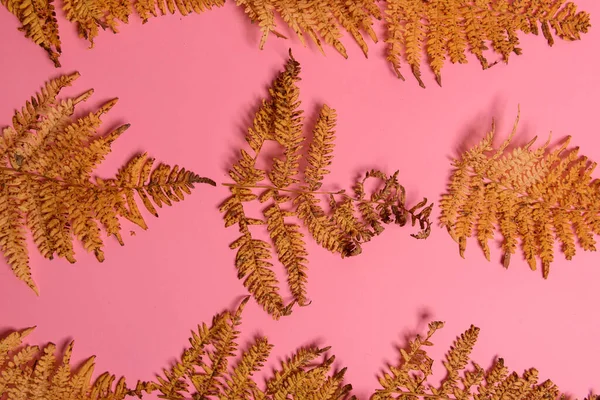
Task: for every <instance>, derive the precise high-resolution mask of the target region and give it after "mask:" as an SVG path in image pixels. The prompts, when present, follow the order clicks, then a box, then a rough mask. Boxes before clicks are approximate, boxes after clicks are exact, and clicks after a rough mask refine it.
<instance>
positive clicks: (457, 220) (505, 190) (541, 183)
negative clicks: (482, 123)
mask: <svg viewBox="0 0 600 400" xmlns="http://www.w3.org/2000/svg"><path fill="white" fill-rule="evenodd" d="M517 123H518V118H517V120H516V121H515V124H514V127H513V130H512V132H511V134H510V136H509V137H508V138H507V139H506V140H505V141H504V142H503V143H502V144H501V145H500V146H499V147H495V146H494V145H493V141H494V137H495V127H494V126H492V129H491V131H490V132H489V133H488V134H487V135H486V136H485V138H484V139H483V140H482V141H481V142H480V143H478V144H477V145H475V146H474V147H473V148H471V149H470V150H468V151H466V152H465V153H464V154H462V155H461V156H460V158H459V159H456V160H454V161H453V162H452V165H453V167H454V170H453V172H452V175H451V177H450V183H449V185H448V193H446V194H445V195H443V197H442V201H441V203H440V208H441V217H440V222H441V225H442V226H444V227H446V228H447V229H448V232H449V233H450V236H452V238H453V239H454V240H455V241H456V242H457V243H458V245H459V251H460V254H461V256H464V252H465V249H466V247H467V238H469V237H471V236H476V237H477V240H478V241H479V244H480V245H481V247H482V249H483V252H484V254H485V256H486V258H487V259H488V260H489V259H490V248H489V245H488V242H489V240H490V239H493V237H494V232H495V231H496V230H499V231H500V233H501V235H502V236H503V241H502V251H503V252H504V255H503V260H504V266H505V267H507V268H508V265H509V263H510V259H511V255H512V254H514V253H515V251H516V249H517V245H518V243H519V241H520V242H521V248H522V250H523V254H524V257H525V259H526V260H527V262H528V264H529V267H530V268H531V269H532V270H535V269H536V265H537V263H538V261H537V258H538V257H539V259H540V261H541V265H542V273H543V276H544V278H546V277H548V274H549V272H550V264H551V263H552V261H553V260H554V243H555V241H558V242H559V243H560V244H561V249H562V251H563V253H564V254H565V257H566V258H567V259H568V260H570V259H571V258H573V256H574V255H575V243H576V242H577V243H579V245H580V246H581V247H582V248H583V249H584V250H586V251H595V250H596V241H595V239H594V235H598V234H600V190H599V189H600V180H598V179H592V177H591V175H592V172H593V171H594V169H595V167H596V163H595V162H592V161H591V160H589V159H588V158H587V157H585V156H580V155H579V152H578V148H573V149H567V147H568V145H569V141H570V137H568V138H567V139H566V140H565V141H563V143H562V144H561V145H560V146H557V147H556V148H554V149H552V150H550V149H549V144H550V138H548V141H547V142H546V143H545V144H544V145H543V146H541V147H539V148H537V149H533V148H532V146H533V144H534V142H535V140H536V139H535V138H534V139H533V140H531V141H530V142H529V143H527V144H526V145H524V146H520V147H516V148H514V149H512V150H509V149H508V148H509V146H510V144H511V140H512V138H513V136H514V135H515V133H516V130H517Z"/></svg>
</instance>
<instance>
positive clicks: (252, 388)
mask: <svg viewBox="0 0 600 400" xmlns="http://www.w3.org/2000/svg"><path fill="white" fill-rule="evenodd" d="M247 301H248V298H246V299H245V300H244V301H243V302H242V303H241V305H240V306H239V308H238V309H237V310H236V311H234V312H230V311H225V312H222V313H220V314H217V315H216V316H215V317H214V318H213V321H212V324H211V325H210V326H209V325H207V324H205V323H203V324H201V325H199V326H198V330H197V332H192V337H191V338H190V347H188V348H187V349H185V350H184V352H183V355H182V356H181V358H180V360H179V361H178V362H177V363H176V364H175V365H173V366H172V367H171V368H170V369H169V370H165V371H164V372H163V375H164V377H160V376H159V377H158V379H157V382H156V383H139V384H138V387H139V388H144V390H150V391H154V390H157V391H159V392H160V395H159V397H160V398H164V399H170V400H179V399H184V398H193V399H208V398H215V399H221V400H241V399H251V398H252V399H264V400H278V399H287V398H295V399H315V400H316V399H324V400H325V399H331V400H336V399H342V398H345V396H346V394H347V393H348V392H349V391H350V390H351V389H352V387H351V386H350V385H344V384H343V379H344V373H345V369H342V370H340V371H339V372H336V373H333V374H330V371H331V366H332V364H333V361H334V359H335V358H334V357H323V354H324V353H325V352H326V351H328V350H329V348H323V349H320V348H317V347H312V346H311V347H307V348H301V349H299V350H298V351H297V352H296V353H295V354H294V355H293V356H292V357H290V358H289V359H287V360H285V361H283V362H282V364H281V369H280V370H275V371H274V374H273V376H272V377H271V378H269V379H268V380H267V383H266V388H265V389H264V390H261V389H260V388H259V386H258V384H257V382H256V379H255V378H254V377H253V374H254V373H255V372H259V371H261V369H262V367H263V364H264V363H265V362H266V361H267V359H268V357H269V354H270V352H271V349H272V348H273V346H272V345H271V344H270V343H269V341H268V340H267V338H265V337H258V338H256V339H255V340H254V341H253V343H252V344H251V345H250V346H249V347H248V348H247V349H246V350H244V351H242V352H241V354H240V356H239V357H238V361H237V363H236V365H235V366H234V367H233V368H228V365H229V363H230V362H231V361H232V360H233V359H234V358H235V357H236V352H237V347H238V345H237V342H236V340H237V338H238V335H239V334H240V332H239V331H238V329H239V326H240V324H241V317H242V311H243V309H244V306H245V304H246V303H247ZM320 358H323V361H319V359H320ZM138 392H139V390H138Z"/></svg>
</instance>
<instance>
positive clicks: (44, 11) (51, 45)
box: [0, 0, 61, 67]
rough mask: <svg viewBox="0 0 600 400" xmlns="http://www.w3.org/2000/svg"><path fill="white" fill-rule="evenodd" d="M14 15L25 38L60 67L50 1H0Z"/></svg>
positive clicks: (58, 43) (58, 42)
mask: <svg viewBox="0 0 600 400" xmlns="http://www.w3.org/2000/svg"><path fill="white" fill-rule="evenodd" d="M0 3H2V4H3V5H4V6H6V8H7V9H8V11H10V12H11V13H12V14H14V15H15V16H16V17H17V18H18V19H19V21H20V22H21V24H22V26H21V27H20V28H19V29H20V30H21V31H23V32H24V33H25V37H28V38H30V39H31V40H33V42H34V43H35V44H37V45H38V46H40V47H41V48H42V49H44V50H46V52H47V53H48V56H49V57H50V60H52V62H53V63H54V65H55V66H56V67H60V62H59V61H58V58H59V57H60V53H61V48H60V37H59V35H58V23H57V22H56V12H55V11H54V5H53V4H52V3H53V1H52V0H0Z"/></svg>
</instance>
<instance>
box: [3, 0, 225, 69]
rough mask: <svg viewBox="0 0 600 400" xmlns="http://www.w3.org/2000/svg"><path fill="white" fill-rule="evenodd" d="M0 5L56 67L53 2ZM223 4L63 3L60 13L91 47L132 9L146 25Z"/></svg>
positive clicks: (183, 0)
mask: <svg viewBox="0 0 600 400" xmlns="http://www.w3.org/2000/svg"><path fill="white" fill-rule="evenodd" d="M0 4H3V5H4V6H5V7H6V8H7V9H8V10H9V11H10V12H11V13H12V14H14V15H15V16H16V17H17V18H18V19H19V21H21V23H22V26H21V27H20V28H19V29H20V30H22V31H23V32H25V36H26V37H28V38H30V39H31V40H32V41H33V42H34V43H35V44H37V45H39V46H40V47H41V48H43V49H44V50H46V52H47V53H48V55H49V57H50V60H52V62H53V63H54V65H55V66H56V67H60V61H59V57H60V55H61V47H60V46H61V44H60V37H59V34H58V23H57V20H56V12H55V10H54V5H53V0H0ZM224 4H225V1H224V0H135V1H134V0H64V4H63V10H64V12H65V15H66V17H67V20H69V21H71V22H73V23H74V24H76V26H77V32H78V34H79V37H81V38H84V39H86V40H88V41H89V42H90V48H92V47H94V38H95V37H97V36H98V34H99V32H100V29H102V30H107V29H110V30H111V31H112V32H113V33H118V32H119V22H122V23H125V24H127V23H129V16H130V15H131V12H132V9H135V11H136V12H137V13H138V15H139V16H140V18H141V19H142V23H146V22H148V19H149V18H150V17H152V16H154V17H157V16H158V15H166V14H167V13H170V14H174V13H175V12H179V13H180V14H181V15H184V16H185V15H188V14H190V13H198V14H200V13H203V12H205V11H208V10H210V9H212V8H214V7H221V6H223V5H224ZM159 12H160V14H159Z"/></svg>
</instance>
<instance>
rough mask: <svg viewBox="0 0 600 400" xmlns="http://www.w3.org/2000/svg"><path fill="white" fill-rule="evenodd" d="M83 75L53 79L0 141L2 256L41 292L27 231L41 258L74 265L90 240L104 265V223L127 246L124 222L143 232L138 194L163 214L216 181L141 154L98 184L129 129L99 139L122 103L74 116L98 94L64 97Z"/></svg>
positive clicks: (17, 114)
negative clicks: (76, 246)
mask: <svg viewBox="0 0 600 400" xmlns="http://www.w3.org/2000/svg"><path fill="white" fill-rule="evenodd" d="M78 77H79V74H78V73H74V74H71V75H67V76H61V77H59V78H57V79H54V80H51V81H49V82H48V83H46V85H45V86H44V87H43V88H42V90H41V92H40V93H37V94H36V95H35V96H34V97H32V98H31V101H28V102H27V103H26V105H25V106H24V107H23V109H22V110H21V111H16V112H15V115H14V117H13V124H12V126H9V127H6V128H4V129H3V131H2V136H1V137H0V252H2V253H3V254H4V256H5V257H6V258H7V260H8V263H9V265H10V267H11V268H12V270H13V272H14V273H15V275H16V276H17V277H18V278H19V279H21V280H23V281H24V282H25V283H26V284H27V285H28V286H29V287H30V288H32V289H33V290H34V291H35V292H36V293H38V291H37V287H36V285H35V283H34V282H33V279H32V277H31V271H30V267H29V257H28V252H27V246H26V242H25V239H26V229H27V228H28V229H29V230H31V232H32V234H33V240H34V242H35V244H36V246H37V247H38V249H39V251H40V252H41V254H42V255H43V256H44V257H46V258H48V259H52V258H53V257H54V256H55V255H57V256H59V257H64V258H66V259H67V260H68V261H70V262H75V252H74V250H73V240H74V239H75V238H76V239H78V240H80V241H81V242H82V243H83V246H84V248H85V249H86V250H87V251H89V252H93V253H94V254H95V255H96V258H97V259H98V261H103V260H104V252H103V250H102V248H103V239H102V235H101V232H100V226H103V227H104V229H105V230H106V233H107V234H108V235H112V236H114V237H115V238H116V239H117V240H118V241H119V243H120V244H121V245H122V244H123V239H122V237H121V234H120V232H121V224H120V222H119V218H118V217H125V218H127V219H129V220H130V221H132V222H134V223H135V224H137V225H139V226H140V227H141V228H143V229H146V228H147V226H146V223H145V221H144V218H143V217H142V214H141V212H140V211H139V208H138V206H137V200H136V195H137V197H139V198H140V199H141V201H142V204H144V206H145V208H146V209H147V210H148V211H149V212H150V213H151V214H153V215H155V216H158V214H157V212H156V208H155V206H158V207H159V208H160V207H162V206H163V205H169V206H170V205H171V204H172V203H173V202H179V201H181V200H183V199H184V193H185V194H190V193H191V191H190V189H192V188H193V187H194V184H195V183H208V184H211V185H213V186H214V185H215V183H214V182H213V181H211V180H210V179H207V178H202V177H200V176H198V175H196V174H194V173H192V172H190V171H186V170H185V169H180V168H179V167H178V166H177V165H175V166H174V167H170V166H168V165H166V164H158V165H157V166H156V167H155V168H153V163H154V159H153V158H150V157H148V156H147V155H146V154H141V155H138V156H136V157H134V158H133V159H131V160H130V161H129V162H128V163H127V164H126V165H125V166H124V167H122V168H121V170H120V171H119V172H118V174H117V176H116V178H114V179H100V178H95V179H92V172H93V171H94V169H95V168H96V166H97V165H98V164H100V163H101V162H102V160H103V159H104V157H105V156H106V155H107V154H108V153H109V152H110V150H111V145H112V142H114V141H115V140H116V139H117V138H118V137H119V136H120V135H121V134H122V133H123V132H125V131H126V130H127V129H128V128H129V125H128V124H127V125H122V126H120V127H118V128H117V129H115V130H113V131H112V132H109V133H107V134H104V135H97V131H98V128H99V127H100V125H101V123H102V116H103V115H104V114H105V113H107V112H108V111H109V110H110V109H111V108H112V107H113V106H114V105H115V104H116V103H117V99H114V100H111V101H109V102H107V103H106V104H104V105H103V106H101V107H100V108H99V109H98V110H96V111H93V112H90V113H89V114H88V115H85V116H83V117H81V118H74V117H73V113H74V112H75V108H76V106H77V104H79V103H81V102H84V101H86V100H87V99H88V98H89V97H90V96H91V95H92V93H93V90H88V91H87V92H84V93H83V94H82V95H80V96H78V97H76V98H67V99H62V100H58V99H57V95H58V94H59V92H60V91H61V89H62V88H64V87H65V86H69V85H71V83H72V82H73V81H74V80H75V79H77V78H78Z"/></svg>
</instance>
